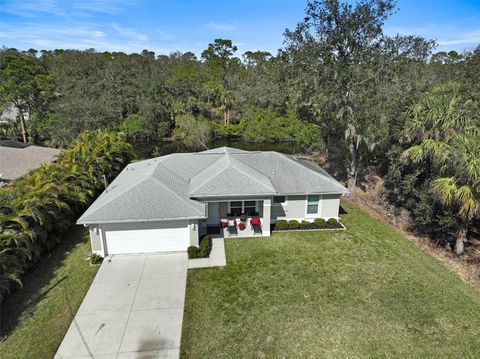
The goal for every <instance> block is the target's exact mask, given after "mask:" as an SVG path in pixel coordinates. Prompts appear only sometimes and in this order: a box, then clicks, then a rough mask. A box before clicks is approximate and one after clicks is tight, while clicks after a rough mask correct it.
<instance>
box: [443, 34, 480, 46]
mask: <svg viewBox="0 0 480 359" xmlns="http://www.w3.org/2000/svg"><path fill="white" fill-rule="evenodd" d="M438 43H439V44H440V45H441V46H447V45H471V44H480V30H478V31H472V32H469V33H465V34H460V36H458V35H457V36H455V37H450V38H449V39H448V40H446V39H445V40H438Z"/></svg>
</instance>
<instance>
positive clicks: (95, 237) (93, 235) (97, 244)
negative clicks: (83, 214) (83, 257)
mask: <svg viewBox="0 0 480 359" xmlns="http://www.w3.org/2000/svg"><path fill="white" fill-rule="evenodd" d="M100 231H101V229H100V226H99V225H90V226H88V232H89V233H90V245H91V246H92V253H97V254H98V255H101V256H103V246H102V235H101V232H100Z"/></svg>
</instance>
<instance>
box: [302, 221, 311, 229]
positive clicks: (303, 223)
mask: <svg viewBox="0 0 480 359" xmlns="http://www.w3.org/2000/svg"><path fill="white" fill-rule="evenodd" d="M310 224H311V223H310V222H309V221H305V220H303V221H302V223H301V227H302V228H307V227H308V226H309V225H310Z"/></svg>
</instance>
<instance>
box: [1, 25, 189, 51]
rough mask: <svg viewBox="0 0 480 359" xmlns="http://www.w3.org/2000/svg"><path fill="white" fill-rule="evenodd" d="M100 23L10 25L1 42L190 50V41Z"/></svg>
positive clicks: (31, 45)
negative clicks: (152, 36)
mask: <svg viewBox="0 0 480 359" xmlns="http://www.w3.org/2000/svg"><path fill="white" fill-rule="evenodd" d="M115 27H116V28H114V27H113V26H107V25H105V26H102V25H96V24H93V23H79V24H74V25H72V24H68V25H67V24H58V25H56V26H53V25H43V24H40V23H28V24H17V25H11V26H9V27H8V28H6V29H2V31H0V40H1V41H0V45H5V46H7V47H15V48H18V49H28V48H36V49H38V50H55V49H79V50H84V49H90V48H94V49H95V50H97V51H119V52H120V51H121V52H125V53H133V52H136V53H140V52H141V51H142V50H143V49H148V50H150V51H154V52H155V53H157V54H169V53H171V52H174V51H182V52H185V51H190V50H191V49H190V46H189V44H186V43H185V44H184V43H172V42H170V43H162V42H158V41H153V40H150V39H149V36H147V35H145V34H140V33H138V32H136V31H134V30H132V29H125V28H122V27H120V26H118V25H115Z"/></svg>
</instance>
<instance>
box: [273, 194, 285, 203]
mask: <svg viewBox="0 0 480 359" xmlns="http://www.w3.org/2000/svg"><path fill="white" fill-rule="evenodd" d="M282 203H285V196H275V197H273V204H282Z"/></svg>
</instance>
